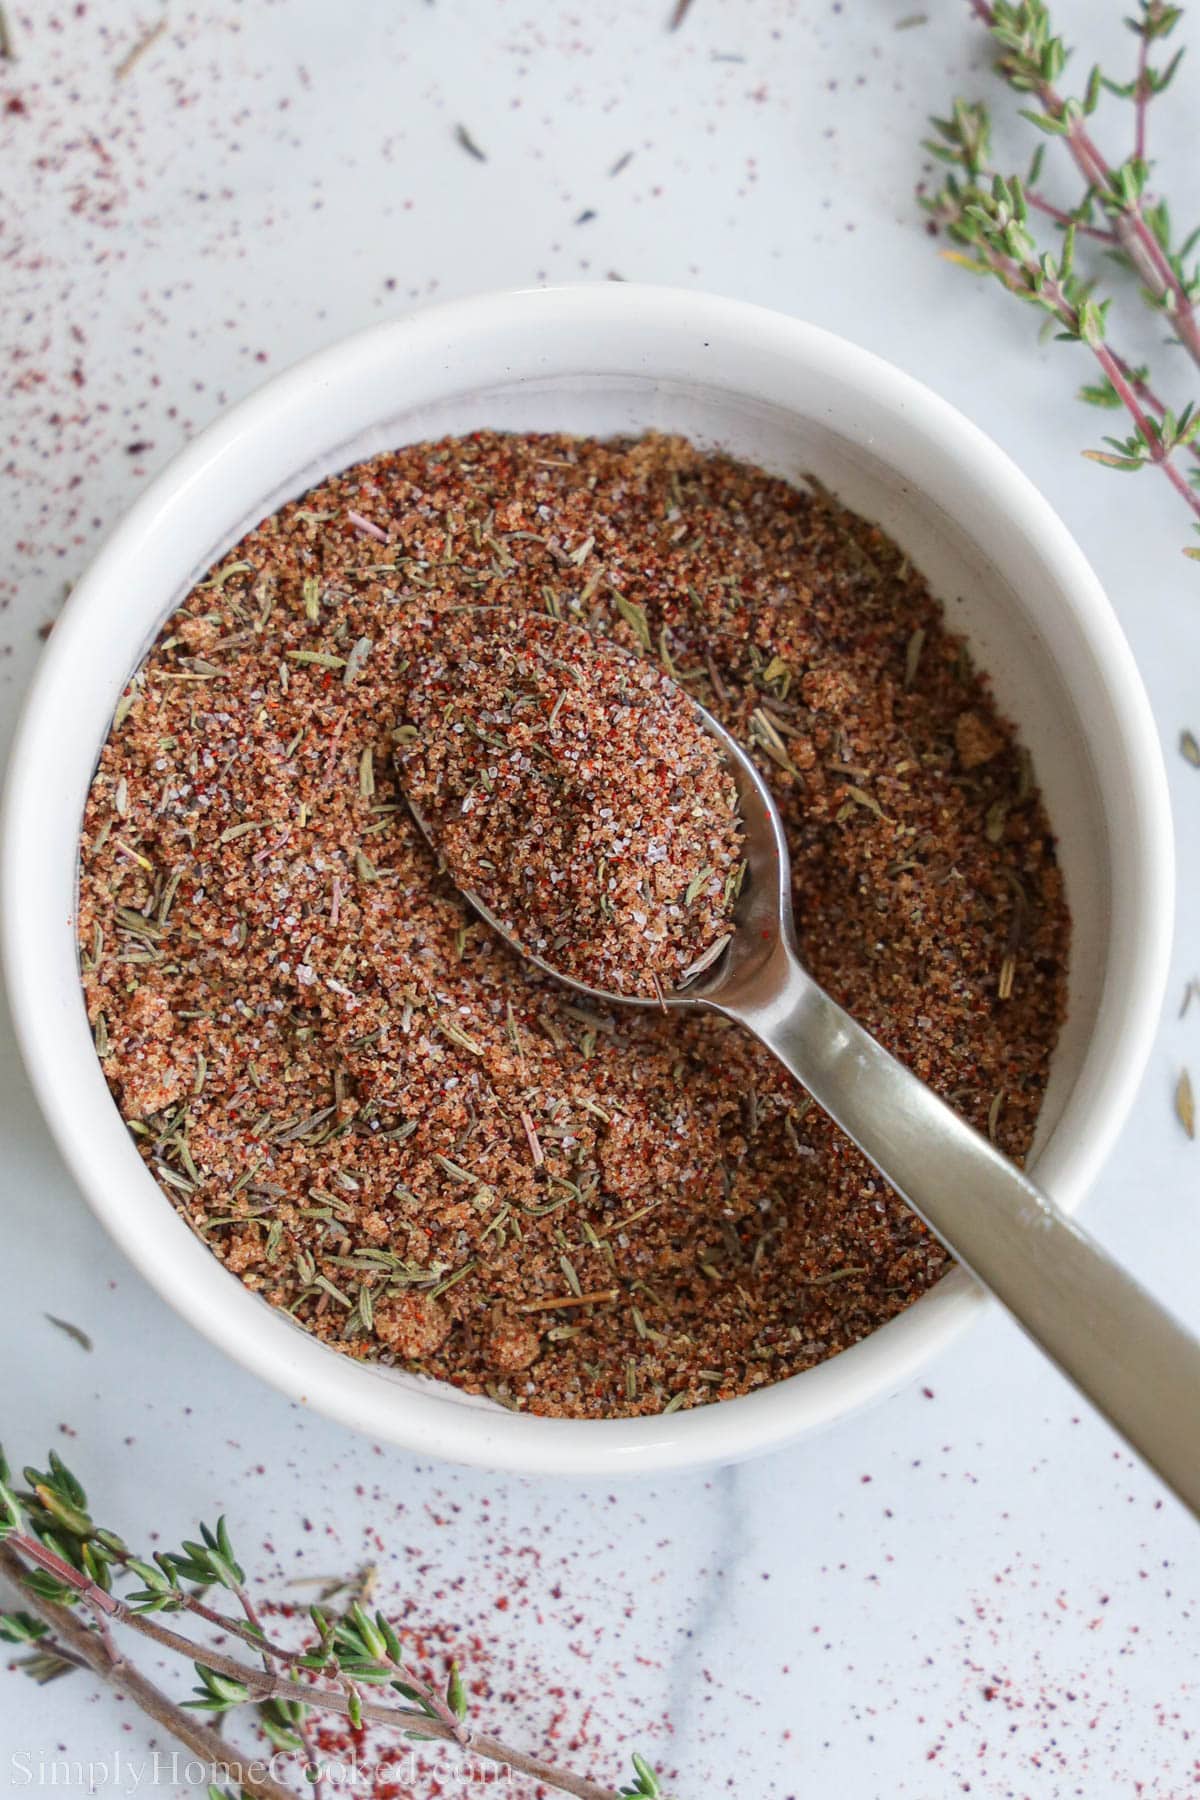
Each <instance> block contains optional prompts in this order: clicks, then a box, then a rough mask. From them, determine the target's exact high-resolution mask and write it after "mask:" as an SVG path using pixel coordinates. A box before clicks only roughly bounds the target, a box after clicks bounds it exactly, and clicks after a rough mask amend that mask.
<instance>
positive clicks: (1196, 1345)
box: [723, 947, 1200, 1517]
mask: <svg viewBox="0 0 1200 1800" xmlns="http://www.w3.org/2000/svg"><path fill="white" fill-rule="evenodd" d="M781 948H782V947H781ZM783 955H784V956H785V957H786V961H787V965H788V966H787V971H786V975H785V977H784V979H783V980H782V981H781V982H779V983H778V984H775V992H774V993H773V994H772V996H771V997H770V998H769V999H768V998H763V999H756V1000H754V1001H753V1002H750V1003H748V1004H746V1005H745V1006H744V1008H743V1007H742V1006H738V1007H736V1008H735V1007H730V1008H729V1009H728V1010H729V1012H730V1013H731V1014H733V1015H734V1016H736V1017H737V1018H739V1019H741V1020H742V1022H743V1023H744V1024H746V1025H748V1026H749V1027H750V1029H751V1030H752V1031H754V1032H755V1033H756V1034H757V1036H758V1037H760V1038H761V1039H762V1041H763V1042H764V1043H765V1044H767V1045H769V1047H770V1048H771V1049H772V1050H773V1051H774V1052H775V1054H776V1055H777V1056H778V1057H779V1059H780V1061H781V1062H782V1063H784V1064H785V1066H786V1067H787V1068H788V1069H790V1070H791V1072H792V1074H793V1075H795V1076H796V1078H797V1079H798V1080H799V1081H801V1082H803V1084H804V1086H805V1087H806V1088H807V1089H808V1091H809V1093H810V1094H811V1095H812V1096H813V1098H814V1100H816V1101H817V1103H818V1105H820V1106H822V1107H823V1108H824V1109H825V1111H826V1112H827V1113H829V1115H830V1116H831V1117H832V1118H833V1119H834V1120H836V1122H837V1123H838V1124H839V1125H840V1126H841V1128H842V1130H843V1131H844V1132H845V1133H846V1134H847V1136H848V1137H850V1138H852V1139H853V1140H854V1142H855V1143H856V1144H857V1145H858V1147H859V1149H860V1150H861V1151H862V1152H863V1153H864V1155H866V1156H867V1157H868V1158H869V1159H870V1161H871V1162H873V1163H874V1164H875V1166H876V1168H877V1169H878V1170H879V1171H880V1173H881V1174H883V1175H884V1176H886V1178H887V1180H888V1182H889V1183H890V1184H891V1186H892V1187H894V1188H895V1189H896V1190H897V1192H898V1193H900V1194H901V1195H902V1196H903V1197H904V1199H905V1200H906V1201H907V1202H908V1204H909V1205H910V1206H911V1207H912V1209H913V1211H914V1212H916V1213H917V1214H919V1216H920V1217H921V1218H922V1219H924V1221H925V1223H926V1224H927V1225H928V1226H929V1228H930V1230H931V1231H933V1232H934V1233H935V1234H936V1235H937V1236H938V1237H939V1238H940V1239H941V1240H942V1242H943V1243H944V1244H945V1245H946V1247H947V1249H948V1250H951V1251H953V1253H954V1255H955V1256H956V1257H957V1258H958V1260H959V1262H961V1263H963V1264H964V1265H965V1266H966V1267H967V1268H968V1269H969V1270H970V1271H971V1273H972V1274H973V1275H975V1276H976V1277H977V1278H978V1279H979V1280H980V1281H981V1282H982V1283H983V1284H984V1286H985V1287H987V1288H990V1289H991V1291H992V1293H993V1294H995V1295H996V1297H997V1299H999V1300H1001V1301H1003V1303H1004V1305H1005V1306H1006V1307H1007V1308H1008V1310H1009V1312H1011V1313H1012V1315H1013V1317H1014V1318H1015V1319H1016V1320H1017V1321H1018V1323H1019V1324H1021V1325H1022V1326H1023V1327H1024V1328H1025V1330H1026V1331H1027V1332H1028V1333H1029V1336H1030V1337H1031V1338H1032V1339H1033V1340H1034V1342H1035V1343H1036V1344H1038V1345H1040V1346H1041V1348H1042V1349H1043V1350H1044V1351H1045V1352H1046V1354H1047V1355H1048V1356H1049V1357H1050V1358H1051V1360H1052V1361H1053V1362H1056V1363H1057V1364H1058V1366H1059V1368H1060V1369H1061V1370H1062V1371H1063V1373H1064V1374H1065V1375H1067V1376H1069V1377H1070V1379H1071V1380H1072V1381H1073V1382H1074V1383H1075V1385H1076V1386H1077V1387H1078V1388H1079V1389H1080V1390H1081V1391H1082V1392H1083V1393H1084V1394H1086V1395H1087V1397H1088V1398H1089V1399H1090V1400H1091V1401H1092V1402H1093V1404H1094V1405H1095V1406H1097V1407H1098V1408H1099V1410H1100V1411H1101V1412H1102V1413H1104V1414H1105V1416H1106V1417H1107V1418H1108V1419H1109V1420H1110V1422H1111V1423H1112V1424H1113V1425H1115V1426H1116V1428H1117V1430H1118V1431H1119V1432H1121V1433H1122V1435H1123V1436H1124V1437H1125V1438H1126V1439H1127V1440H1128V1442H1129V1443H1130V1444H1131V1445H1132V1447H1133V1448H1134V1449H1135V1450H1136V1451H1138V1453H1139V1454H1140V1455H1141V1456H1142V1457H1144V1458H1145V1460H1146V1462H1148V1463H1149V1464H1150V1466H1151V1468H1153V1469H1155V1470H1157V1472H1158V1474H1159V1475H1160V1476H1161V1477H1162V1479H1163V1480H1164V1481H1165V1482H1166V1483H1167V1485H1168V1487H1170V1488H1172V1489H1173V1490H1174V1492H1175V1493H1176V1494H1177V1495H1178V1496H1179V1498H1180V1499H1181V1500H1182V1501H1183V1503H1184V1505H1185V1506H1187V1507H1189V1508H1190V1509H1191V1511H1192V1512H1193V1513H1194V1514H1195V1515H1196V1516H1197V1517H1200V1342H1198V1341H1197V1339H1196V1338H1195V1337H1193V1336H1192V1334H1191V1333H1190V1332H1189V1331H1187V1330H1185V1329H1184V1327H1183V1326H1182V1325H1181V1324H1179V1323H1178V1321H1177V1320H1175V1319H1174V1318H1172V1316H1171V1315H1170V1313H1168V1312H1167V1311H1165V1309H1164V1308H1163V1307H1161V1306H1160V1305H1159V1304H1158V1302H1157V1301H1156V1300H1154V1299H1153V1298H1152V1297H1151V1295H1150V1294H1148V1293H1147V1292H1146V1290H1145V1289H1144V1288H1142V1287H1140V1286H1139V1285H1138V1283H1137V1282H1136V1281H1134V1280H1133V1279H1132V1278H1131V1277H1130V1276H1129V1275H1128V1274H1126V1273H1125V1271H1124V1270H1123V1269H1122V1268H1121V1267H1120V1266H1119V1264H1117V1263H1115V1262H1114V1261H1113V1260H1112V1258H1111V1257H1109V1256H1108V1255H1107V1253H1106V1252H1105V1251H1104V1250H1103V1249H1102V1248H1101V1247H1100V1245H1099V1244H1097V1243H1096V1242H1095V1240H1094V1239H1093V1238H1091V1237H1089V1236H1088V1234H1087V1233H1086V1232H1084V1231H1081V1230H1080V1229H1079V1227H1078V1226H1077V1225H1076V1224H1074V1223H1073V1222H1072V1220H1070V1219H1069V1218H1067V1216H1066V1214H1065V1213H1063V1212H1061V1211H1060V1210H1059V1208H1058V1207H1057V1206H1055V1204H1054V1202H1053V1201H1052V1200H1050V1199H1049V1198H1048V1197H1047V1196H1046V1195H1045V1194H1043V1193H1042V1191H1041V1189H1040V1188H1038V1187H1037V1186H1035V1184H1034V1183H1033V1182H1032V1181H1030V1179H1029V1177H1028V1176H1027V1175H1024V1174H1022V1172H1021V1170H1020V1169H1018V1168H1017V1167H1016V1165H1015V1164H1014V1163H1011V1162H1009V1160H1008V1158H1007V1157H1005V1156H1003V1155H1002V1154H1001V1153H1000V1152H999V1151H998V1150H997V1149H996V1148H995V1147H994V1146H993V1145H992V1144H990V1143H989V1142H988V1140H987V1139H986V1138H984V1137H981V1136H980V1134H979V1133H978V1132H977V1131H975V1130H973V1129H972V1128H971V1126H969V1125H966V1124H964V1123H963V1121H962V1120H961V1119H960V1118H959V1117H958V1116H957V1114H956V1113H954V1112H952V1111H951V1109H950V1107H949V1106H947V1105H946V1103H945V1102H944V1101H942V1100H939V1099H938V1097H937V1095H936V1094H934V1093H932V1092H931V1090H930V1089H929V1088H927V1087H926V1086H925V1084H924V1083H923V1082H921V1081H919V1080H918V1079H917V1077H916V1076H915V1075H913V1074H911V1073H910V1072H909V1070H907V1069H906V1068H904V1066H903V1065H902V1064H901V1063H899V1062H897V1061H896V1059H895V1057H893V1056H891V1055H889V1054H888V1052H887V1051H886V1050H885V1049H883V1047H882V1046H881V1045H880V1044H877V1043H876V1042H875V1040H874V1038H873V1037H871V1036H870V1035H869V1034H868V1033H867V1032H866V1031H864V1030H863V1028H862V1027H861V1026H860V1025H857V1024H856V1023H855V1021H854V1020H853V1019H852V1018H851V1017H850V1015H849V1014H848V1013H846V1012H844V1011H843V1010H842V1008H841V1007H840V1006H838V1005H836V1004H835V1002H834V1001H832V1000H831V999H830V998H829V996H828V994H826V993H825V992H824V991H823V990H822V989H821V988H819V987H818V986H817V985H816V983H815V982H814V981H813V980H812V979H811V977H810V976H809V975H808V974H806V972H805V971H804V970H803V968H802V967H801V966H800V964H799V963H798V962H797V961H796V960H795V958H794V957H793V956H791V954H790V953H789V952H786V951H784V952H783ZM723 1010H724V1009H723Z"/></svg>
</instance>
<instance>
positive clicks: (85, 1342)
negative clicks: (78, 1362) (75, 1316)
mask: <svg viewBox="0 0 1200 1800" xmlns="http://www.w3.org/2000/svg"><path fill="white" fill-rule="evenodd" d="M42 1317H43V1318H44V1319H48V1320H49V1321H50V1323H51V1325H54V1326H57V1328H58V1330H59V1331H61V1332H63V1333H65V1335H66V1336H67V1337H69V1338H70V1339H71V1340H72V1342H73V1343H76V1344H78V1345H79V1348H80V1349H81V1350H91V1349H92V1348H93V1346H92V1340H91V1338H90V1337H89V1336H88V1334H87V1332H86V1331H83V1330H81V1329H80V1327H79V1326H78V1325H72V1323H71V1321H70V1319H60V1318H58V1317H56V1315H55V1314H54V1313H43V1314H42Z"/></svg>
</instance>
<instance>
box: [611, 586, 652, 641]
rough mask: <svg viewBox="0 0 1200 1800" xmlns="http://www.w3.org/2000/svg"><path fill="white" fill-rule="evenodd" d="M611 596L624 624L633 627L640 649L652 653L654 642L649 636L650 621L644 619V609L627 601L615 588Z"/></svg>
mask: <svg viewBox="0 0 1200 1800" xmlns="http://www.w3.org/2000/svg"><path fill="white" fill-rule="evenodd" d="M612 596H613V599H614V601H615V602H616V607H617V611H618V612H619V613H620V615H621V617H622V618H623V619H624V621H625V623H626V624H627V625H631V626H632V627H633V629H634V631H635V633H636V634H637V640H638V643H639V644H640V645H641V646H642V649H643V650H650V651H652V650H653V649H654V640H653V639H652V638H651V636H650V621H649V619H648V618H647V617H646V609H645V607H644V606H639V605H638V603H637V601H636V600H627V599H626V598H625V596H624V594H622V593H619V592H618V591H617V589H616V588H613V590H612Z"/></svg>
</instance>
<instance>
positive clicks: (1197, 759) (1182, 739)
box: [1179, 731, 1200, 769]
mask: <svg viewBox="0 0 1200 1800" xmlns="http://www.w3.org/2000/svg"><path fill="white" fill-rule="evenodd" d="M1179 754H1180V755H1181V756H1182V757H1183V760H1184V762H1187V763H1191V765H1192V767H1193V769H1200V743H1198V742H1197V741H1196V736H1195V733H1194V732H1191V731H1181V732H1180V734H1179Z"/></svg>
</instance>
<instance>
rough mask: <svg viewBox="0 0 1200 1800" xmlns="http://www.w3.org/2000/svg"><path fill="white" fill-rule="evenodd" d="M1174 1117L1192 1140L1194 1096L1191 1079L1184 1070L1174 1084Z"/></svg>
mask: <svg viewBox="0 0 1200 1800" xmlns="http://www.w3.org/2000/svg"><path fill="white" fill-rule="evenodd" d="M1175 1117H1176V1118H1177V1119H1178V1120H1179V1123H1180V1124H1181V1125H1182V1126H1183V1129H1184V1130H1185V1131H1186V1132H1187V1134H1188V1136H1189V1137H1190V1138H1194V1137H1195V1135H1196V1096H1195V1094H1194V1093H1193V1092H1192V1078H1191V1076H1190V1075H1189V1074H1188V1072H1187V1070H1186V1069H1181V1070H1180V1071H1179V1080H1178V1081H1177V1082H1176V1084H1175Z"/></svg>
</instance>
